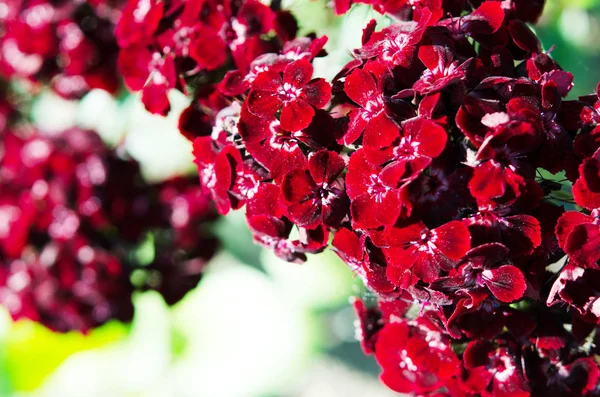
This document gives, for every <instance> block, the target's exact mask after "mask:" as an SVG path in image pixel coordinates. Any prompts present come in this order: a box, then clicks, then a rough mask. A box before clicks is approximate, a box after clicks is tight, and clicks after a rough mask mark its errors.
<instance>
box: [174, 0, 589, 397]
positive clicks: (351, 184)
mask: <svg viewBox="0 0 600 397" xmlns="http://www.w3.org/2000/svg"><path fill="white" fill-rule="evenodd" d="M342 3H343V2H342ZM369 3H371V4H373V6H374V7H375V8H376V9H377V10H379V11H381V12H385V13H387V14H389V15H392V16H393V17H394V18H395V19H396V22H394V23H393V24H392V25H390V26H388V27H385V28H383V29H381V30H377V26H376V23H375V22H374V21H373V22H371V23H369V24H368V26H367V27H366V28H365V29H364V32H363V39H362V47H361V48H359V49H356V50H355V51H354V52H353V60H352V61H351V62H349V63H348V64H347V65H346V66H345V67H344V68H343V69H342V70H341V71H340V72H339V73H338V75H337V76H336V78H335V79H334V80H333V82H332V83H331V84H330V83H328V82H327V81H325V80H324V79H320V78H313V66H312V64H311V62H312V60H313V59H314V58H315V57H316V56H318V55H321V54H320V52H321V49H322V45H323V44H324V41H325V39H324V38H320V39H316V38H314V37H309V38H305V39H295V40H293V41H291V42H288V43H287V44H286V45H284V46H283V47H282V48H280V49H279V50H278V51H273V52H270V53H265V54H262V55H260V56H258V57H257V58H256V59H255V60H254V61H252V62H249V63H248V66H243V67H237V68H236V69H235V70H230V71H228V72H227V74H226V75H225V77H224V78H223V80H222V82H221V83H220V84H218V86H217V87H216V90H214V89H212V88H211V89H209V90H207V91H206V94H204V95H202V96H200V97H197V98H196V102H195V103H194V105H192V107H190V108H189V109H188V110H187V111H186V112H184V114H183V115H182V118H181V120H180V129H181V132H182V133H183V134H184V135H186V136H187V137H189V138H190V139H193V138H194V137H195V140H194V154H195V158H196V164H197V165H198V172H199V175H200V179H201V181H202V183H203V184H204V185H205V186H206V187H207V188H208V189H209V190H210V191H211V194H212V196H213V198H214V200H215V202H216V205H217V208H218V210H219V212H220V213H222V214H225V213H227V212H228V211H230V210H232V209H234V210H235V209H239V208H241V207H242V206H244V205H246V218H247V222H248V225H249V228H250V230H251V231H252V233H253V236H254V239H255V241H256V242H258V243H259V244H262V245H264V246H266V247H268V248H270V249H272V250H273V251H274V252H275V254H277V255H278V256H279V257H281V258H284V259H286V260H288V261H302V260H304V259H305V258H306V254H307V253H318V252H320V251H322V250H323V249H325V248H326V246H327V245H328V243H329V238H330V236H333V240H332V246H333V249H334V250H335V251H336V252H337V254H338V255H339V256H340V257H341V258H342V260H343V261H344V262H345V263H347V264H348V266H349V267H350V268H351V269H352V270H353V271H354V272H355V274H357V275H358V276H359V277H361V278H362V280H363V281H364V284H365V285H366V287H367V288H368V289H369V290H370V291H371V292H372V293H373V295H374V296H375V297H376V299H375V300H374V302H367V303H363V302H361V301H357V302H356V308H357V312H358V314H359V318H360V319H361V326H360V331H361V332H360V334H361V339H362V342H363V347H364V349H365V351H366V352H367V353H374V354H375V357H376V359H377V361H378V362H379V364H380V365H381V367H382V368H383V374H382V380H383V382H384V383H385V384H386V385H387V386H389V387H390V388H392V389H393V390H396V391H398V392H403V393H413V394H414V395H436V396H494V397H500V396H529V395H533V396H541V395H551V396H593V395H597V393H598V392H599V391H600V386H598V379H599V376H600V372H599V369H598V363H597V362H596V361H595V359H594V357H595V355H597V354H598V352H597V347H596V345H595V343H594V337H595V336H596V332H597V329H596V327H597V326H596V324H597V323H598V322H599V317H600V303H598V302H600V300H598V298H599V297H600V287H598V282H600V267H599V263H598V261H599V260H600V249H599V248H598V247H599V246H600V245H599V244H600V243H599V242H600V221H599V219H600V212H599V211H600V171H599V170H600V151H597V150H598V149H599V148H600V140H599V139H598V138H597V136H600V135H598V134H600V127H598V122H599V121H600V89H599V92H598V94H599V95H596V96H590V97H585V98H581V99H580V100H575V101H573V100H571V101H567V100H565V97H566V96H567V94H568V93H569V91H570V90H571V88H572V86H573V76H572V75H571V74H570V73H569V72H566V71H563V70H562V69H561V68H560V67H559V66H558V65H557V64H556V62H555V61H554V60H553V59H552V58H551V56H550V54H549V53H547V52H544V51H543V49H542V46H541V43H540V42H539V40H538V38H537V37H536V35H535V33H534V32H533V31H532V30H531V28H530V27H529V26H528V25H527V24H526V22H535V21H536V20H537V19H538V18H539V15H540V13H541V9H542V6H543V1H517V0H509V1H471V2H467V1H444V2H442V1H435V0H432V1H426V0H423V1H417V0H415V1H394V2H385V1H383V2H369ZM349 5H350V3H349V2H346V3H345V4H338V2H336V8H337V9H338V11H339V12H343V11H344V9H345V8H347V7H349ZM552 175H554V177H551V176H552ZM571 183H574V185H573V188H572V191H573V196H574V200H575V201H574V203H576V204H577V205H579V206H580V207H582V208H583V210H581V211H575V210H572V211H566V212H565V208H564V206H563V204H566V205H567V207H568V209H574V207H573V204H574V203H573V202H572V200H571V199H569V198H568V197H566V196H568V195H569V194H570V191H571ZM565 255H566V256H565ZM565 260H566V265H565ZM561 266H562V267H561ZM411 306H418V307H420V310H417V312H418V314H417V313H415V311H414V310H411Z"/></svg>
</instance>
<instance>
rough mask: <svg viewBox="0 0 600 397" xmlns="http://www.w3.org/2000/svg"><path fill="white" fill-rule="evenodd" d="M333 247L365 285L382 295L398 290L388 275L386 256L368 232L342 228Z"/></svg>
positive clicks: (334, 239)
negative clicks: (373, 242) (375, 244)
mask: <svg viewBox="0 0 600 397" xmlns="http://www.w3.org/2000/svg"><path fill="white" fill-rule="evenodd" d="M331 245H332V249H333V250H334V251H335V252H336V253H337V254H338V256H339V257H340V258H341V259H342V260H343V261H344V262H345V263H346V265H348V267H349V268H350V269H351V270H352V272H353V273H354V274H355V275H357V276H359V277H360V278H361V279H362V280H363V282H364V283H365V285H366V286H367V287H369V288H370V289H371V290H373V291H375V292H376V293H378V294H381V295H389V294H394V293H395V292H397V287H396V286H395V285H394V284H392V283H391V282H390V281H389V280H388V278H387V275H386V267H385V257H384V255H383V253H382V252H381V250H379V249H377V248H376V247H375V246H374V245H373V244H372V243H371V242H370V241H369V240H368V239H367V235H366V234H361V235H360V236H358V235H356V233H355V232H353V231H351V230H349V229H346V228H341V229H339V230H338V231H337V232H336V233H335V236H334V237H333V242H332V243H331Z"/></svg>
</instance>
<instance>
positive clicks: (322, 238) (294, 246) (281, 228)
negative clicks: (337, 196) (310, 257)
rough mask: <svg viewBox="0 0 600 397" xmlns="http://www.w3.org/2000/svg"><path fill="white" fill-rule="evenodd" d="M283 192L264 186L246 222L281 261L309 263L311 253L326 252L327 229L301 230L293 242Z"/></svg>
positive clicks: (260, 242)
mask: <svg viewBox="0 0 600 397" xmlns="http://www.w3.org/2000/svg"><path fill="white" fill-rule="evenodd" d="M280 195H281V192H280V190H279V188H278V187H277V186H276V185H274V184H262V185H261V186H260V188H259V189H258V192H257V193H256V194H255V195H254V196H253V197H252V199H251V200H249V202H248V206H247V210H246V219H247V221H248V226H249V227H250V230H251V231H252V234H253V237H254V240H255V241H256V242H258V243H259V244H261V245H263V246H265V247H267V248H270V249H272V250H273V252H274V253H275V254H276V255H277V256H279V257H280V258H282V259H284V260H287V261H289V262H294V261H298V262H302V261H305V260H306V254H307V253H317V252H320V251H322V250H323V249H325V246H326V244H327V237H328V234H327V233H326V231H325V229H324V227H322V226H321V227H317V228H316V229H314V230H306V229H304V228H302V229H300V230H299V234H300V236H299V238H298V240H290V239H289V236H290V233H291V231H292V227H293V225H292V223H290V222H289V221H288V220H287V219H286V218H285V217H284V214H285V207H284V206H283V205H282V203H281V199H280Z"/></svg>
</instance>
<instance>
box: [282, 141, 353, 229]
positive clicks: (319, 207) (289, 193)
mask: <svg viewBox="0 0 600 397" xmlns="http://www.w3.org/2000/svg"><path fill="white" fill-rule="evenodd" d="M345 168H346V163H345V162H344V159H342V158H341V157H340V156H339V155H338V154H337V153H335V152H328V151H319V152H315V153H311V154H310V156H309V157H308V169H296V170H294V171H291V172H289V173H288V174H286V175H285V176H284V177H283V180H282V182H281V191H282V195H283V198H284V199H285V201H287V202H288V203H289V206H288V217H289V218H290V219H291V220H292V221H293V222H294V223H295V224H296V225H298V226H302V227H306V228H309V229H310V228H313V227H315V226H317V225H319V224H324V225H326V226H328V227H336V226H338V225H339V224H340V222H341V221H342V219H343V218H344V217H345V216H346V213H347V209H348V198H347V197H346V193H345V192H344V184H343V179H341V174H342V172H343V171H344V170H345Z"/></svg>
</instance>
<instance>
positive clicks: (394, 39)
mask: <svg viewBox="0 0 600 397" xmlns="http://www.w3.org/2000/svg"><path fill="white" fill-rule="evenodd" d="M431 16H432V15H431V11H429V10H428V9H424V10H423V12H422V14H421V18H420V19H419V22H399V23H396V24H393V25H391V26H389V27H387V28H384V29H383V30H381V31H380V32H375V33H373V34H372V35H371V36H370V39H369V41H368V42H367V43H366V44H365V45H364V46H363V47H362V48H361V49H359V50H356V51H355V54H356V56H357V57H359V58H362V59H370V58H379V59H381V61H383V62H385V63H386V64H388V65H389V66H392V67H393V66H404V67H409V66H410V65H411V64H412V63H413V61H414V56H415V53H416V51H417V45H418V44H419V42H420V41H421V38H422V37H423V34H424V33H425V28H426V27H427V25H428V24H429V22H430V20H431Z"/></svg>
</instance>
